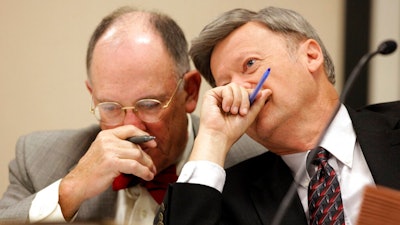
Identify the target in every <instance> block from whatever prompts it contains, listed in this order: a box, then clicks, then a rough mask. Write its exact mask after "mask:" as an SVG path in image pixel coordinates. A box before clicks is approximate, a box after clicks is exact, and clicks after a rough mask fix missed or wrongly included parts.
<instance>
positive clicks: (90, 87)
mask: <svg viewBox="0 0 400 225" xmlns="http://www.w3.org/2000/svg"><path fill="white" fill-rule="evenodd" d="M85 84H86V89H87V90H88V91H89V93H90V95H93V88H92V85H91V84H90V81H89V80H86V81H85Z"/></svg>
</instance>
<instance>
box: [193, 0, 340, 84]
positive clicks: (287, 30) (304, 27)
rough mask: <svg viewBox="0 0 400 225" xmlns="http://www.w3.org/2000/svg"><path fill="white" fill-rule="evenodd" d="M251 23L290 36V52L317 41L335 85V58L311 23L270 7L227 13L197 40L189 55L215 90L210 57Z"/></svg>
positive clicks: (288, 43) (294, 13)
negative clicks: (299, 46) (308, 42)
mask: <svg viewBox="0 0 400 225" xmlns="http://www.w3.org/2000/svg"><path fill="white" fill-rule="evenodd" d="M248 22H259V23H262V24H264V25H266V27H267V28H269V29H270V30H271V31H273V32H276V33H279V34H281V35H282V36H284V37H286V39H287V45H288V49H289V52H290V51H293V50H294V49H297V46H298V43H299V41H301V40H304V39H314V40H315V41H317V42H318V44H319V45H320V46H321V49H322V54H323V55H324V68H325V72H326V74H327V77H328V79H329V81H330V82H331V83H332V84H334V83H335V68H334V65H333V62H332V59H331V57H330V56H329V53H328V51H327V50H326V48H325V46H324V44H323V43H322V41H321V39H320V38H319V36H318V34H317V32H316V31H315V29H314V28H313V27H312V26H311V25H310V23H308V22H307V21H306V19H305V18H304V17H302V16H301V15H300V14H299V13H297V12H295V11H292V10H288V9H282V8H276V7H267V8H264V9H262V10H260V11H258V12H254V11H251V10H247V9H233V10H230V11H227V12H225V13H223V14H222V15H221V16H220V17H218V18H217V19H215V20H214V21H212V22H211V23H209V24H208V25H207V26H205V27H204V28H203V30H202V31H201V32H200V34H199V36H198V37H196V38H195V39H193V41H192V47H191V48H190V50H189V55H190V56H191V58H192V60H193V63H194V65H195V66H196V68H197V69H198V70H199V72H200V73H201V74H202V76H203V77H204V78H205V79H206V80H207V82H208V83H209V84H210V85H211V86H212V87H215V86H216V84H215V80H214V77H213V75H212V72H211V68H210V58H211V54H212V51H213V49H214V47H215V45H217V44H218V43H219V42H220V41H222V40H223V39H224V38H226V37H227V36H228V35H229V34H230V33H231V32H233V31H234V30H235V29H237V28H239V27H240V26H242V25H244V24H246V23H248Z"/></svg>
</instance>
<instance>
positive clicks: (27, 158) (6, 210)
mask: <svg viewBox="0 0 400 225" xmlns="http://www.w3.org/2000/svg"><path fill="white" fill-rule="evenodd" d="M198 126H199V118H198V117H197V116H194V115H192V128H193V132H194V135H195V136H196V134H197V130H198ZM99 132H100V128H99V126H98V125H93V126H90V127H88V128H85V129H80V130H59V131H39V132H34V133H32V134H28V135H25V136H22V137H21V138H20V139H19V140H18V142H17V147H16V158H15V159H14V160H12V161H11V162H10V164H9V180H10V184H9V186H8V187H7V190H6V192H5V193H4V194H3V197H2V198H1V199H0V223H1V222H3V221H7V220H12V221H16V220H18V221H23V222H25V221H28V213H29V209H30V206H31V203H32V200H33V199H34V198H35V195H36V193H37V192H38V191H40V190H42V189H43V188H45V187H47V186H49V185H50V184H52V183H53V182H55V181H57V180H59V179H60V178H63V177H64V176H65V175H66V174H67V173H68V172H69V171H70V170H71V169H72V168H73V167H74V166H75V165H76V164H77V163H78V161H79V159H80V158H81V157H82V156H83V155H84V154H85V153H86V151H87V150H88V148H89V147H90V145H91V144H92V142H93V141H94V139H95V138H96V136H97V134H98V133H99ZM249 145H250V146H253V147H254V151H252V152H249V151H244V150H245V149H246V148H247V147H248V146H249ZM262 152H265V148H263V147H262V146H261V145H259V144H258V143H256V142H254V141H253V140H251V139H250V138H249V137H247V136H244V137H242V138H241V139H240V143H238V144H237V145H235V146H234V147H233V148H232V154H230V158H229V160H228V161H229V165H234V164H236V163H237V162H240V161H243V160H244V159H247V158H250V157H253V156H254V155H258V154H261V153H262ZM116 198H117V192H114V191H112V190H111V188H109V189H108V190H107V191H105V192H104V193H102V194H100V195H99V196H97V197H95V198H92V199H90V200H88V201H85V202H84V203H83V204H82V206H81V207H80V209H79V213H78V216H77V218H76V220H75V221H106V220H110V219H111V220H112V219H113V218H114V216H115V209H116Z"/></svg>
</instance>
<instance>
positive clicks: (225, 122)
mask: <svg viewBox="0 0 400 225" xmlns="http://www.w3.org/2000/svg"><path fill="white" fill-rule="evenodd" d="M249 92H250V90H246V89H244V88H243V87H240V86H239V85H237V84H234V83H231V84H229V85H226V86H221V87H217V88H213V89H211V90H209V91H207V92H206V94H205V96H204V99H203V105H202V108H201V114H200V128H199V133H198V135H197V137H196V140H195V145H194V148H193V151H192V154H191V157H190V160H208V161H212V162H215V163H217V164H219V165H221V166H223V164H224V162H225V157H226V154H227V153H228V151H229V149H230V148H231V147H232V145H233V144H234V143H235V142H236V141H237V140H238V139H239V138H240V137H241V136H242V135H243V134H244V133H245V132H246V130H247V128H248V127H249V126H250V125H251V124H252V123H253V122H254V120H255V119H256V117H257V115H258V113H259V112H260V110H261V109H262V108H263V106H264V104H265V102H266V100H267V98H268V97H269V96H270V95H271V90H268V89H266V90H262V91H260V93H259V95H258V96H257V98H256V100H255V102H254V103H253V104H252V105H251V107H250V101H249Z"/></svg>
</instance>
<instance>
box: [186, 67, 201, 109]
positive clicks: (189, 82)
mask: <svg viewBox="0 0 400 225" xmlns="http://www.w3.org/2000/svg"><path fill="white" fill-rule="evenodd" d="M183 79H184V82H185V83H184V89H185V92H186V99H185V108H186V112H188V113H191V112H193V111H194V110H195V109H196V105H197V101H198V98H199V92H200V85H201V76H200V73H199V72H198V71H197V70H191V71H189V72H187V73H186V74H185V75H184V77H183Z"/></svg>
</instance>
